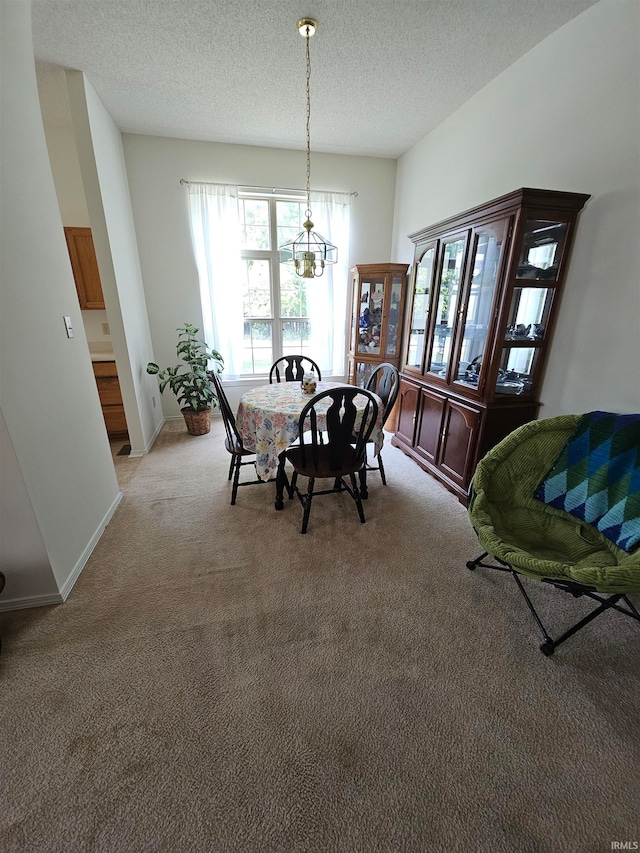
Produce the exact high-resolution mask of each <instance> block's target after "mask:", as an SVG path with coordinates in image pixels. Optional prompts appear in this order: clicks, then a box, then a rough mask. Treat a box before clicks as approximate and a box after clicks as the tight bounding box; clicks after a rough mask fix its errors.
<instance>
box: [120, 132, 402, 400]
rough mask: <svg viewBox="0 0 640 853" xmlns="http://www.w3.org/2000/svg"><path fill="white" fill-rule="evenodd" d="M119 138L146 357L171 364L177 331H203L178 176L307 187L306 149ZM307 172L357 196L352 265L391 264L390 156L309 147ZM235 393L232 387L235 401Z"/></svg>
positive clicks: (316, 181)
mask: <svg viewBox="0 0 640 853" xmlns="http://www.w3.org/2000/svg"><path fill="white" fill-rule="evenodd" d="M123 142H124V153H125V160H126V164H127V172H128V175H129V187H130V190H131V203H132V207H133V215H134V220H135V225H136V233H137V236H138V248H139V252H140V263H141V266H142V274H143V279H144V289H145V294H146V299H147V307H148V312H149V323H150V326H151V336H152V340H153V352H154V354H155V357H154V356H153V355H152V354H151V353H150V354H149V358H148V360H150V361H151V360H153V361H156V362H158V363H159V364H160V365H161V366H162V367H164V366H165V365H168V364H175V363H176V350H175V347H176V340H177V335H176V332H175V329H176V328H177V327H178V326H181V325H183V324H184V323H185V322H191V323H194V324H195V325H196V326H199V327H200V328H202V325H201V323H202V313H201V309H200V297H199V285H198V275H197V271H196V268H195V263H194V259H193V250H192V247H191V237H190V233H189V221H188V210H187V191H186V189H185V188H184V187H183V186H181V184H180V179H181V178H185V179H186V180H192V181H196V180H201V181H214V182H220V183H233V184H240V185H244V186H262V187H284V188H286V187H290V188H296V187H297V188H304V179H305V174H306V154H305V152H304V151H290V150H285V149H276V148H258V147H253V146H247V145H226V144H218V143H210V142H193V141H187V140H178V139H165V138H160V137H151V136H141V135H132V134H124V135H123ZM311 170H312V172H311V183H312V188H317V189H319V190H330V191H334V192H352V191H356V192H357V193H358V196H357V198H354V199H353V200H352V206H351V246H350V247H349V262H350V263H351V264H355V263H376V262H379V261H389V260H390V254H391V233H392V223H393V203H394V191H395V176H396V162H395V160H387V159H382V158H374V157H354V156H346V155H337V154H314V153H313V152H312V155H311ZM339 251H344V249H343V247H339ZM238 396H239V393H237V392H236V394H235V396H234V392H233V390H231V389H230V390H229V400H230V403H231V405H232V406H234V405H236V403H237V399H236V397H238ZM162 404H163V411H164V413H165V415H167V416H176V415H179V410H178V406H177V404H176V402H175V398H174V397H173V395H172V394H170V393H169V392H165V394H164V396H163V401H162Z"/></svg>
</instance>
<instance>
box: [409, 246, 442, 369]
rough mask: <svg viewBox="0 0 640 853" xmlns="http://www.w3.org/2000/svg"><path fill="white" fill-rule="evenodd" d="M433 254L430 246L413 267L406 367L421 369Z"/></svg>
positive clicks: (427, 320)
mask: <svg viewBox="0 0 640 853" xmlns="http://www.w3.org/2000/svg"><path fill="white" fill-rule="evenodd" d="M435 255H436V249H435V246H430V247H429V248H428V249H427V250H426V252H424V254H423V255H422V258H421V259H420V262H419V263H418V264H417V266H416V268H415V278H414V287H413V302H412V304H411V314H410V321H409V339H408V342H407V363H406V367H409V368H413V369H414V370H418V371H420V370H422V359H423V357H424V344H425V332H426V328H427V323H428V322H429V295H430V293H431V277H432V275H433V262H434V260H435Z"/></svg>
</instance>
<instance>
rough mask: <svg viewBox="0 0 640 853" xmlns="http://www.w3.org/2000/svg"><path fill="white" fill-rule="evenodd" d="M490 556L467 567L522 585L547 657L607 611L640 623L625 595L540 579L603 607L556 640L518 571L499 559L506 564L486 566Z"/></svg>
mask: <svg viewBox="0 0 640 853" xmlns="http://www.w3.org/2000/svg"><path fill="white" fill-rule="evenodd" d="M488 556H489V555H488V554H487V552H486V551H485V552H484V553H483V554H480V556H479V557H476V559H475V560H469V561H468V562H467V568H468V569H471V570H472V571H473V570H474V569H476V568H478V567H479V566H481V567H482V568H485V569H493V570H494V571H499V572H509V573H510V574H511V575H512V576H513V579H514V580H515V582H516V584H517V585H518V589H519V590H520V592H521V594H522V597H523V598H524V600H525V602H526V604H527V607H528V608H529V612H530V613H531V615H532V616H533V618H534V619H535V621H536V624H537V625H538V628H539V629H540V632H541V634H542V636H543V637H544V642H543V643H541V645H540V651H541V652H542V654H543V655H546V656H547V657H549V656H550V655H552V654H553V653H554V651H555V650H556V649H557V647H558V646H559V645H560V643H564V641H565V640H568V639H569V637H572V636H573V635H574V634H576V633H577V632H578V631H579V630H580V629H581V628H584V627H585V625H588V624H589V622H591V621H592V620H593V619H595V618H596V616H600V614H601V613H604V612H605V610H617V611H618V612H619V613H624V614H625V616H630V617H631V618H632V619H635V620H637V621H639V622H640V613H638V611H637V610H636V608H635V607H634V606H633V604H632V602H631V601H630V600H629V599H628V598H627V596H626V595H624V594H623V593H615V594H613V595H609V597H608V598H603V597H602V596H601V595H598V593H597V592H596V591H595V589H594V588H593V587H587V586H584V585H582V584H579V583H576V582H574V581H569V580H566V581H565V580H559V579H556V578H541V579H540V580H541V581H542V582H543V583H547V584H550V585H551V586H554V587H555V588H556V589H560V590H562V591H563V592H568V593H570V594H571V595H573V596H574V598H580V597H581V596H583V595H586V596H587V597H588V598H592V599H594V601H597V602H598V603H599V607H596V609H595V610H592V611H591V613H588V614H587V615H586V616H585V617H584V618H583V619H581V620H580V621H579V622H576V624H575V625H573V626H572V627H571V628H569V629H568V630H567V631H565V632H564V634H562V635H561V636H560V637H558V639H557V640H554V639H553V637H552V636H551V635H550V634H549V632H548V631H547V629H546V628H545V626H544V624H543V623H542V620H541V619H540V616H539V615H538V613H537V611H536V609H535V607H534V606H533V603H532V601H531V599H530V598H529V596H528V594H527V591H526V589H525V588H524V585H523V583H522V581H521V580H520V576H519V574H518V572H516V571H515V569H512V568H511V566H509V565H508V564H507V563H505V562H503V561H502V560H499V559H498V558H497V557H492V558H491V559H493V560H496V562H498V563H501V564H502V565H492V564H491V563H485V562H484V559H485V557H488ZM618 602H622V604H624V605H626V606H627V608H628V609H625V607H623V606H621V605H620V604H619V603H618Z"/></svg>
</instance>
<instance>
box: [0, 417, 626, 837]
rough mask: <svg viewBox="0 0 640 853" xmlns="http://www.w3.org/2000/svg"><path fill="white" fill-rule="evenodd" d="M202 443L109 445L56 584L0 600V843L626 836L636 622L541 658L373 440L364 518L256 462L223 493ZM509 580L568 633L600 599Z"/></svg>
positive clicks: (523, 617) (434, 487) (497, 590)
mask: <svg viewBox="0 0 640 853" xmlns="http://www.w3.org/2000/svg"><path fill="white" fill-rule="evenodd" d="M222 441H223V433H222V424H221V423H220V422H219V421H216V422H215V423H214V427H213V430H212V432H211V434H210V435H208V436H201V437H197V438H194V437H190V436H188V435H187V434H186V433H185V432H184V428H183V426H182V424H180V423H178V422H175V423H171V424H169V425H167V426H165V428H164V430H163V432H162V434H161V436H160V438H159V440H158V442H157V443H156V446H155V447H154V449H153V451H152V452H151V453H150V454H149V455H148V456H147V457H145V458H144V459H142V460H130V459H128V458H127V457H118V458H117V459H116V469H117V472H118V475H119V478H120V482H121V484H122V485H121V488H122V489H123V492H124V499H123V501H122V503H121V505H120V506H119V508H118V510H117V512H116V514H115V516H114V518H113V520H112V522H111V524H110V525H109V526H108V528H107V529H106V531H105V533H104V535H103V537H102V539H101V541H100V542H99V543H98V546H97V547H96V549H95V552H94V554H93V555H92V557H91V559H90V560H89V563H88V564H87V566H86V568H85V570H84V572H83V573H82V575H81V577H80V578H79V580H78V582H77V584H76V586H75V588H74V589H73V591H72V593H71V595H70V597H69V599H68V600H67V602H66V603H65V604H63V605H60V606H57V607H51V608H40V609H37V610H29V611H17V612H14V613H9V614H0V632H1V634H2V638H3V648H2V655H1V656H0V679H1V680H0V684H1V688H2V689H1V695H0V721H1V728H0V731H1V732H2V736H1V738H0V774H1V779H0V850H1V851H2V853H11V851H28V852H29V853H36V851H61V853H62V851H64V853H71V851H105V853H112V852H113V851H126V853H137V851H176V853H182V852H183V851H203V853H204V851H283V853H289V851H345V853H357V852H358V851H362V853H373V851H479V853H480V852H481V853H489V851H491V853H494V851H498V853H499V851H505V853H507V851H508V853H514V851H516V853H521V852H522V853H540V851H580V853H583V852H584V851H594V853H595V851H608V850H610V849H612V848H611V842H612V841H626V840H630V841H634V840H637V841H639V842H640V819H639V810H640V776H639V769H638V768H639V767H640V749H639V747H640V722H639V714H638V709H639V706H638V697H639V696H640V655H639V652H640V630H639V626H638V625H637V623H634V622H632V620H630V619H627V618H625V617H623V616H620V615H619V614H616V613H608V614H606V615H604V616H602V617H600V618H599V619H597V620H596V621H595V622H594V623H593V624H592V625H590V626H589V627H588V628H586V629H585V630H584V631H582V632H581V633H579V634H578V635H577V636H576V637H574V638H572V639H571V640H569V641H568V642H567V643H566V644H564V645H563V646H561V647H560V648H559V649H558V651H557V652H556V654H555V655H554V656H553V657H551V658H545V657H544V656H543V655H542V654H541V653H540V652H539V650H538V644H539V642H540V638H539V636H538V632H537V628H536V627H535V625H534V623H533V620H532V619H531V617H530V615H529V613H528V611H527V610H526V608H525V605H524V602H523V600H522V599H521V597H520V595H519V593H518V591H517V588H516V586H515V584H514V583H513V581H512V580H511V579H510V578H509V577H507V576H503V575H499V574H497V573H489V572H486V571H485V572H482V571H481V570H478V571H477V572H474V573H472V572H469V571H468V570H467V569H466V568H465V562H466V560H467V559H470V558H472V557H475V556H476V555H477V553H478V547H477V545H476V541H475V536H474V534H473V531H472V530H471V528H470V526H469V523H468V520H467V515H466V511H465V509H464V508H463V507H462V506H461V505H460V504H459V503H458V502H457V500H456V499H455V498H454V497H453V496H452V495H450V494H449V493H448V492H447V491H445V490H444V489H443V488H442V487H441V486H440V485H438V483H436V481H435V480H433V479H432V478H431V477H429V476H428V475H427V474H425V473H424V472H422V471H420V470H419V469H418V468H417V467H416V466H415V464H414V463H412V462H411V461H410V460H408V459H407V458H406V457H405V456H404V455H403V454H402V453H401V452H400V451H398V450H396V449H395V448H392V447H391V446H390V444H389V443H387V446H386V447H385V451H384V459H385V465H386V469H387V474H388V481H389V485H388V486H387V487H386V488H385V487H383V486H382V485H381V483H380V479H379V476H378V475H371V488H370V498H369V500H368V501H367V502H366V504H365V509H366V513H367V523H366V524H365V525H360V524H359V522H358V519H357V514H356V510H355V506H354V504H353V502H352V501H351V500H350V498H349V497H348V496H346V495H344V496H334V495H330V496H325V497H319V498H318V499H317V501H316V502H315V504H314V507H313V510H312V514H311V521H310V526H309V532H308V534H307V535H306V536H302V535H301V534H300V533H299V529H300V521H301V512H302V510H301V507H300V505H299V504H298V502H297V501H295V502H294V501H291V502H289V501H287V502H286V505H285V509H284V511H283V512H280V513H276V512H275V511H274V509H273V486H272V485H271V484H268V485H261V486H248V487H246V488H244V489H240V492H239V496H238V503H237V505H236V506H235V507H231V506H230V505H229V495H230V486H229V484H228V482H227V479H226V474H227V469H228V464H229V457H228V455H227V454H226V453H225V452H224V450H223V447H222ZM249 473H250V469H245V471H244V474H245V476H246V475H247V474H249ZM529 589H530V591H531V594H532V595H533V596H535V600H536V602H537V603H539V604H540V611H541V613H542V615H543V617H544V618H548V619H549V620H550V621H551V624H552V625H553V626H554V627H556V628H559V629H560V630H562V629H563V628H564V627H566V626H567V625H568V624H569V623H570V622H571V621H572V620H573V618H574V616H575V615H576V614H577V613H582V612H584V611H585V610H588V609H590V607H591V606H592V605H591V604H586V603H583V602H582V601H575V600H574V599H572V598H570V597H569V596H565V595H563V594H562V593H560V592H558V591H555V590H552V589H548V588H546V587H544V586H543V585H542V584H536V583H535V582H533V581H531V582H529ZM634 600H635V601H636V603H638V600H637V597H636V598H635V599H634Z"/></svg>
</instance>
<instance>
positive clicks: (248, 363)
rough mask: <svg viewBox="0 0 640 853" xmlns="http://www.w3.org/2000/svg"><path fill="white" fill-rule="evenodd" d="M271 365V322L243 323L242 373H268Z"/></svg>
mask: <svg viewBox="0 0 640 853" xmlns="http://www.w3.org/2000/svg"><path fill="white" fill-rule="evenodd" d="M272 364H273V346H272V341H271V322H262V321H247V322H245V324H244V356H243V359H242V373H243V374H246V373H268V372H269V369H270V367H271V365H272Z"/></svg>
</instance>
